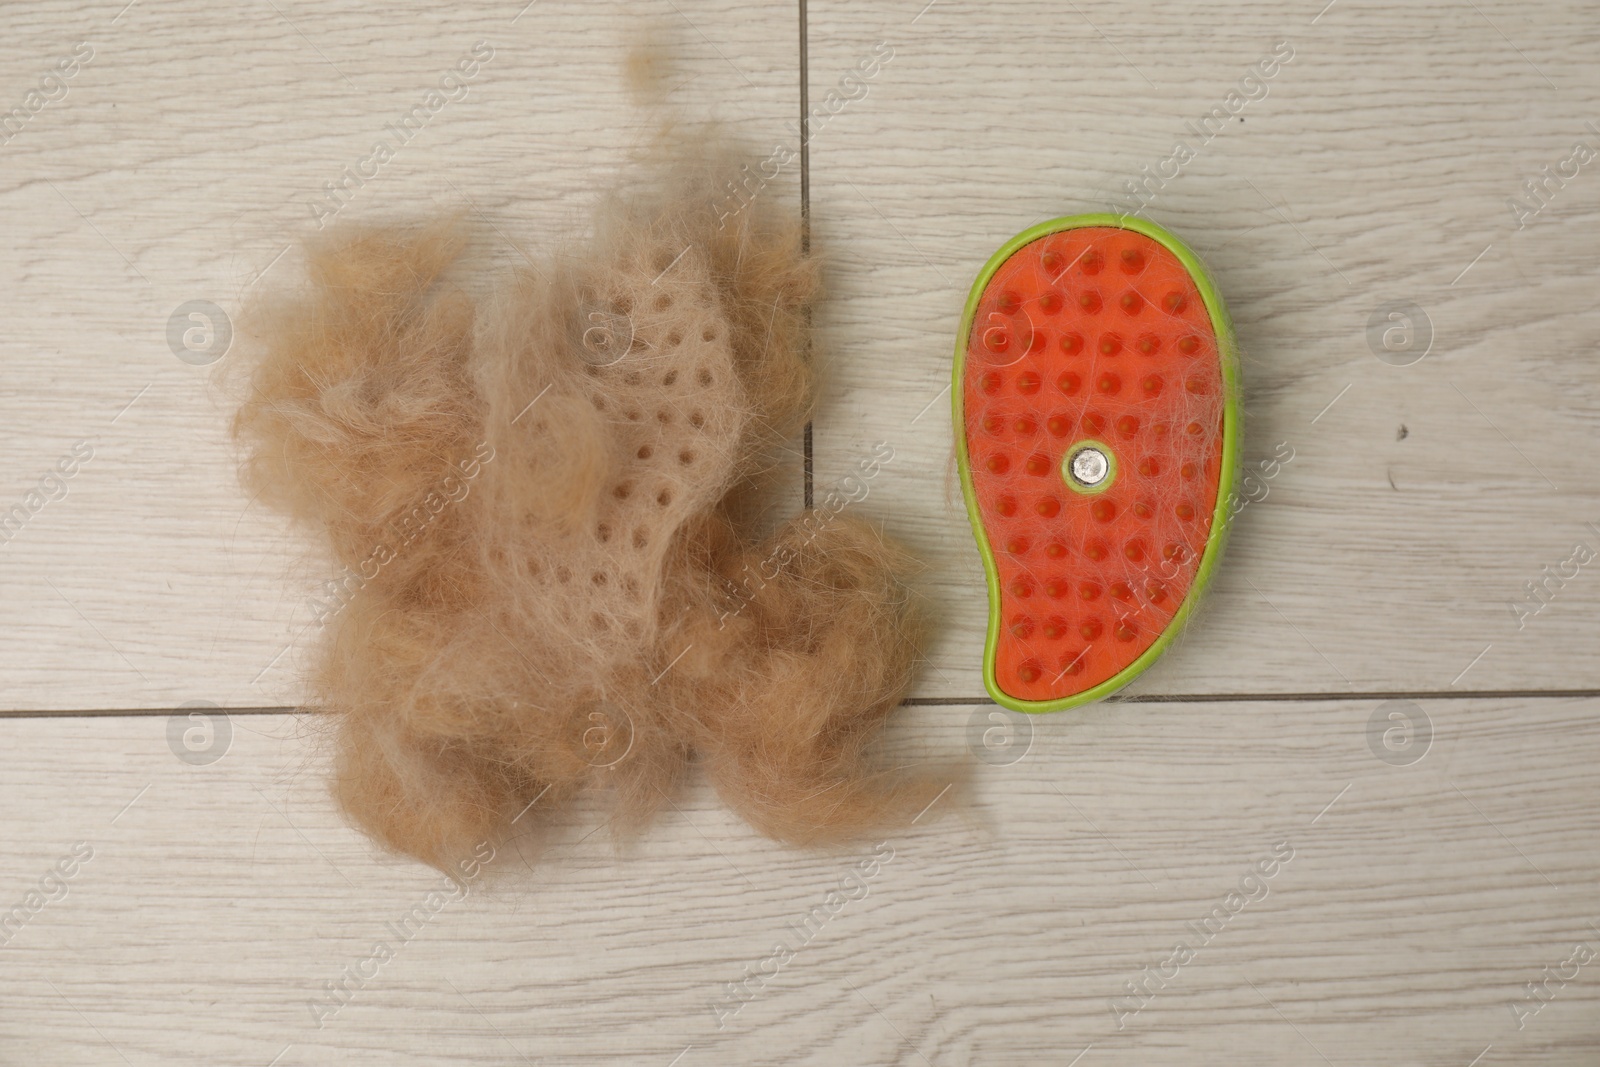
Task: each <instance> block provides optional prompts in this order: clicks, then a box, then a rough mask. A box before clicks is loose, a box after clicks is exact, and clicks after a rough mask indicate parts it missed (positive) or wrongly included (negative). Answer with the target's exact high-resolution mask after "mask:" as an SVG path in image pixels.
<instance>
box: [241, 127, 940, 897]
mask: <svg viewBox="0 0 1600 1067" xmlns="http://www.w3.org/2000/svg"><path fill="white" fill-rule="evenodd" d="M741 162H743V161H742V160H741V159H739V158H737V157H736V156H734V155H732V154H731V153H728V152H724V151H716V150H708V148H707V146H706V145H704V144H693V145H688V146H683V147H680V148H678V149H676V150H671V149H669V150H664V151H663V152H662V153H661V158H658V159H657V160H655V161H654V162H653V163H651V164H648V165H642V166H641V167H640V168H639V169H638V170H637V171H636V172H635V173H633V174H631V175H630V176H629V177H628V178H627V180H626V181H625V182H624V183H623V185H622V186H620V187H619V188H618V189H617V190H615V191H613V192H612V193H611V194H609V195H607V196H606V197H605V198H604V199H603V200H602V202H601V205H600V207H599V209H598V210H597V213H596V217H595V224H594V228H593V234H592V236H591V237H590V238H589V239H588V240H587V242H585V243H583V244H581V245H578V246H575V247H572V248H570V249H566V250H564V251H563V254H561V255H559V256H557V255H552V256H547V257H545V258H544V259H543V260H542V261H540V262H539V263H538V265H537V266H524V267H522V268H520V269H518V270H516V271H515V272H513V273H512V274H511V275H510V276H509V277H507V278H504V279H502V280H501V281H500V282H499V284H498V285H497V286H496V288H495V291H494V294H493V295H492V296H490V297H488V298H482V299H475V298H474V297H471V296H469V295H468V292H469V290H475V289H476V287H475V286H474V285H472V284H471V283H472V282H473V281H475V279H473V278H470V277H468V276H467V275H468V271H467V268H466V266H465V264H464V254H465V253H466V252H467V250H468V247H469V244H470V243H471V240H470V235H469V234H468V233H467V232H466V231H465V230H464V228H463V226H462V225H461V223H460V222H459V221H458V220H443V221H435V222H426V223H417V224H409V225H398V226H392V227H382V228H373V227H368V228H345V229H341V230H336V231H334V232H332V233H331V234H330V235H329V236H328V237H326V238H324V239H319V240H317V241H316V242H314V243H312V244H311V245H309V246H308V247H307V249H306V256H307V261H308V278H307V284H306V285H305V286H304V287H303V288H302V289H301V290H299V291H298V292H293V293H288V294H284V295H280V296H276V297H269V298H266V299H265V300H264V301H263V302H262V303H261V304H260V305H259V306H258V307H257V308H256V309H255V312H254V315H253V318H254V320H255V333H256V335H257V341H258V343H257V345H256V351H255V352H254V353H253V354H252V357H251V362H250V363H249V364H248V366H247V368H246V371H247V377H248V383H247V386H248V392H247V394H246V395H245V398H244V399H243V401H242V403H241V405H240V407H239V410H238V413H237V415H236V417H235V420H234V432H235V435H236V437H237V439H238V440H239V441H240V442H241V444H242V446H243V448H244V452H245V456H244V460H243V476H244V479H245V481H246V483H247V486H248V488H249V489H250V490H251V491H253V492H254V493H257V494H259V495H260V497H261V499H263V500H265V501H267V502H269V503H271V504H272V505H273V506H275V507H277V508H278V509H280V510H282V511H284V512H286V513H287V514H289V515H291V516H293V517H294V518H295V519H297V520H299V521H300V522H301V523H303V524H304V525H306V526H307V527H309V528H311V529H313V530H315V531H316V532H317V533H319V534H320V535H321V536H322V537H323V538H325V539H326V542H327V545H328V547H329V548H330V549H331V551H332V554H333V556H334V558H335V560H336V562H337V563H338V564H340V565H342V566H345V567H348V568H351V569H353V570H356V571H358V572H359V573H360V574H361V576H362V578H363V579H364V584H363V585H362V587H361V589H360V591H359V593H358V594H357V595H356V596H354V597H353V598H352V599H351V600H350V602H349V603H348V605H347V606H346V607H345V608H344V610H342V611H341V612H339V613H338V615H336V616H334V617H333V618H332V619H331V620H330V621H329V622H328V626H327V629H326V631H325V634H324V641H323V644H322V646H321V647H320V649H319V651H318V659H317V662H316V666H315V668H314V670H313V673H312V677H311V678H310V681H309V685H310V691H311V701H310V706H311V707H314V708H317V709H320V710H323V711H326V712H328V713H331V715H332V716H333V717H334V721H335V722H336V724H337V726H336V729H335V730H334V731H333V732H332V736H333V739H334V740H333V748H334V752H333V767H334V772H333V773H334V793H335V795H336V797H337V798H338V801H339V803H340V805H341V806H342V808H343V809H344V811H345V812H346V813H347V814H348V815H349V817H350V818H351V819H352V820H353V821H354V822H355V823H356V824H357V825H359V826H360V827H362V828H363V829H364V830H366V831H367V832H368V833H369V834H371V835H372V836H373V837H374V838H375V839H377V840H378V841H379V842H381V843H382V844H383V845H385V846H387V847H388V848H390V849H393V850H396V851H399V852H403V853H407V854H410V855H412V856H416V857H418V858H420V859H422V860H425V861H427V862H429V863H432V864H435V865H438V866H441V867H446V866H448V865H449V864H450V863H451V862H452V861H453V860H455V859H456V858H457V857H460V856H463V855H465V854H467V853H468V852H470V851H471V850H472V848H473V846H474V845H476V844H477V843H478V842H480V841H482V840H484V839H486V838H493V837H495V836H497V835H500V834H503V833H504V832H505V831H506V828H507V826H508V823H509V821H510V820H511V819H512V818H513V817H518V815H519V813H520V812H524V811H526V812H527V814H528V817H530V818H537V817H548V813H549V812H550V811H552V810H554V809H555V808H556V806H557V805H559V803H560V802H561V801H563V800H565V799H568V798H570V797H572V796H574V795H575V794H577V793H578V792H579V791H580V790H582V789H584V788H586V787H590V786H602V787H605V788H606V789H607V791H608V792H609V794H610V795H611V796H612V797H613V798H614V801H615V805H616V817H617V820H618V822H619V824H621V825H625V826H626V825H638V824H639V823H641V822H642V821H643V820H645V819H646V818H647V817H648V816H649V815H650V814H651V813H652V812H653V811H654V810H655V809H656V808H657V807H658V806H660V805H662V804H664V803H666V802H667V800H668V798H669V797H670V796H671V794H672V793H673V790H674V789H675V788H676V787H677V785H678V783H679V781H680V779H682V777H683V776H684V774H685V773H686V770H687V768H688V766H689V763H690V760H691V757H692V756H693V755H695V754H698V755H699V756H700V757H701V759H702V761H703V763H704V765H705V768H706V771H707V773H708V774H709V776H710V778H711V780H712V781H713V782H714V784H715V786H716V788H717V790H718V792H719V793H720V795H721V796H722V797H723V798H724V799H725V801H726V802H727V803H728V804H729V805H730V806H732V807H734V808H735V809H737V810H738V811H739V812H740V813H741V814H743V815H744V816H745V817H746V818H747V819H748V820H749V821H750V822H751V823H752V824H753V825H755V826H756V827H757V828H758V829H759V830H761V831H762V832H764V833H767V834H770V835H772V836H774V837H777V838H781V839H784V840H787V841H794V842H800V843H805V844H820V843H826V842H830V841H836V840H840V839H843V838H848V837H851V836H854V835H857V834H860V833H862V832H865V831H867V830H869V829H874V828H882V827H884V826H886V825H893V824H897V823H900V824H903V823H905V822H906V821H908V820H909V818H910V817H911V816H913V815H915V814H916V813H917V812H918V811H920V810H921V809H922V808H923V807H924V806H925V805H926V804H927V803H928V802H929V801H930V800H931V799H932V798H933V797H934V796H935V795H936V794H937V793H938V792H939V791H940V790H941V789H942V788H943V787H944V785H945V784H946V783H947V782H948V781H949V779H948V777H937V778H936V777H934V776H933V775H932V774H931V773H919V772H916V771H908V770H904V769H896V768H893V767H889V766H886V765H884V764H883V763H881V762H880V761H879V758H878V757H877V756H875V754H874V751H873V749H874V741H875V739H876V738H877V737H878V735H879V732H880V731H879V728H880V727H881V725H882V724H883V722H884V720H885V719H886V717H887V716H888V715H889V714H890V713H891V712H892V711H893V710H894V709H895V708H896V707H897V706H898V705H899V703H900V701H901V698H902V696H903V695H904V693H905V692H906V689H907V688H908V686H909V685H910V683H911V680H912V675H913V668H914V665H915V663H916V662H917V659H918V632H919V631H918V625H917V622H916V620H915V619H914V618H913V612H912V605H911V599H910V597H909V596H908V594H907V592H906V588H905V585H904V578H905V575H906V572H907V564H908V561H907V560H906V558H905V557H904V556H903V555H902V554H901V552H900V551H899V550H898V549H896V548H894V547H893V546H892V545H890V544H888V543H886V542H885V541H884V540H883V538H882V537H881V536H880V535H879V533H878V532H877V531H876V530H875V529H874V528H873V527H871V526H869V525H867V524H865V523H863V522H860V521H857V520H855V519H854V518H851V517H849V516H843V515H838V516H831V517H830V518H829V519H828V521H827V522H826V523H824V524H822V525H821V526H820V527H816V526H815V525H814V524H813V526H812V527H804V526H803V525H802V518H803V517H802V518H796V519H794V520H792V521H790V522H789V523H788V524H786V525H784V526H783V527H782V528H781V529H779V530H778V531H777V532H776V533H773V534H771V535H769V536H768V537H766V538H765V539H762V540H758V539H757V538H756V536H755V534H754V532H753V531H752V530H751V529H750V527H749V525H748V523H747V520H746V519H745V518H744V516H746V515H748V514H750V512H751V510H752V509H751V508H750V507H749V506H748V505H749V500H750V499H751V497H752V495H754V494H756V493H758V491H759V487H760V485H761V478H762V475H763V474H764V473H766V470H767V467H768V466H770V463H771V459H770V452H771V451H772V448H773V446H774V444H775V443H777V442H780V441H782V440H783V439H784V437H785V436H786V435H788V434H791V433H793V432H794V431H795V430H796V429H797V428H798V427H799V426H800V425H802V424H803V422H804V420H805V418H806V416H807V413H808V411H809V406H810V402H811V376H810V373H809V366H808V360H807V355H806V350H807V336H806V330H807V322H808V308H809V306H810V304H811V302H812V300H813V299H814V297H815V296H816V292H817V273H816V265H815V263H814V262H813V261H812V260H811V259H810V258H809V257H807V256H804V255H802V254H801V243H800V237H801V231H800V224H799V220H798V218H796V217H795V216H794V214H793V213H792V212H791V213H786V212H785V211H783V210H781V205H780V204H779V203H778V198H777V197H776V196H775V195H767V196H763V197H757V198H756V199H755V200H753V201H750V202H748V203H744V204H743V205H742V207H741V209H740V210H738V211H737V212H733V213H729V212H727V211H726V210H722V209H720V208H719V205H720V203H721V201H722V200H724V199H725V198H726V195H727V194H726V189H727V188H728V183H729V182H730V181H731V180H733V179H734V178H735V177H736V175H737V174H738V165H739V164H740V163H741ZM775 560H781V566H774V565H773V561H775ZM752 563H755V564H757V565H760V566H763V567H764V568H765V570H764V571H763V574H764V576H766V577H768V580H767V581H765V582H764V584H763V585H762V586H761V588H760V589H759V590H758V591H756V592H755V593H754V594H753V595H752V596H751V597H750V598H749V599H748V600H744V601H739V602H738V604H737V609H738V610H736V611H730V610H729V604H730V593H729V588H730V584H731V580H732V578H733V577H734V576H736V575H737V574H738V573H739V572H740V570H741V568H745V567H748V566H749V565H751V564H752ZM535 800H538V802H539V803H538V804H537V805H535V806H534V807H533V808H532V809H531V810H530V809H529V805H530V804H531V803H532V802H533V801H535Z"/></svg>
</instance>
